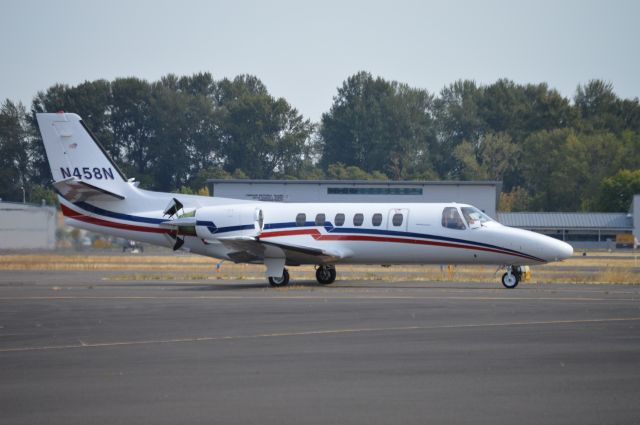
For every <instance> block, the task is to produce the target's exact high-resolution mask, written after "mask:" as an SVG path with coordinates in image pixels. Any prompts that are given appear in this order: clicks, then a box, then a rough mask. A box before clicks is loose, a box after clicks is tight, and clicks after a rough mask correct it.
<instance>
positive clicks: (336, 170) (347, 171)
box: [327, 162, 389, 180]
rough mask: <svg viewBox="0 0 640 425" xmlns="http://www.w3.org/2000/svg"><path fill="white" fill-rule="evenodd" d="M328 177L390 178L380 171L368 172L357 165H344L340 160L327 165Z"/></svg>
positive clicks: (335, 178)
mask: <svg viewBox="0 0 640 425" xmlns="http://www.w3.org/2000/svg"><path fill="white" fill-rule="evenodd" d="M327 178H328V179H330V180H388V179H389V178H388V177H387V176H386V175H385V174H383V173H381V172H380V171H373V172H371V173H367V172H366V171H364V170H363V169H362V168H360V167H356V166H355V165H344V164H342V163H340V162H338V163H335V164H330V165H329V166H328V167H327Z"/></svg>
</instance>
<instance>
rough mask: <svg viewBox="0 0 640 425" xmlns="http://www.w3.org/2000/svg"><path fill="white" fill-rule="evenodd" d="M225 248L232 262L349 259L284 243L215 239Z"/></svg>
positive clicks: (289, 262)
mask: <svg viewBox="0 0 640 425" xmlns="http://www.w3.org/2000/svg"><path fill="white" fill-rule="evenodd" d="M216 240H217V241H219V242H221V243H222V244H223V245H225V246H226V247H227V248H229V249H232V250H235V252H232V253H231V254H229V257H231V258H232V259H233V260H234V261H259V260H263V259H264V258H265V257H268V258H274V257H276V258H277V257H284V258H286V263H287V264H289V265H297V264H317V263H318V262H320V263H335V262H337V261H340V260H342V259H344V258H347V257H349V254H348V253H342V252H337V251H329V250H325V249H319V248H312V247H307V246H300V245H295V244H289V243H286V242H281V241H279V242H271V241H263V240H260V239H259V238H252V237H247V236H231V237H221V238H216Z"/></svg>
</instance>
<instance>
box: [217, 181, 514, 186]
mask: <svg viewBox="0 0 640 425" xmlns="http://www.w3.org/2000/svg"><path fill="white" fill-rule="evenodd" d="M207 183H214V184H215V183H232V184H236V183H237V184H247V183H248V184H285V185H286V184H318V185H322V184H336V185H337V184H341V185H347V184H368V185H386V186H424V185H431V186H500V185H502V182H501V181H495V180H470V181H458V180H267V179H257V180H252V179H228V180H225V179H207Z"/></svg>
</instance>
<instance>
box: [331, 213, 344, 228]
mask: <svg viewBox="0 0 640 425" xmlns="http://www.w3.org/2000/svg"><path fill="white" fill-rule="evenodd" d="M333 221H334V224H335V225H336V226H342V225H343V224H344V214H342V213H338V214H336V218H335V220H333Z"/></svg>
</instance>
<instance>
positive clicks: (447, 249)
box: [60, 183, 573, 265]
mask: <svg viewBox="0 0 640 425" xmlns="http://www.w3.org/2000/svg"><path fill="white" fill-rule="evenodd" d="M125 192H126V193H124V195H125V196H126V199H125V200H122V201H94V202H90V201H86V202H76V203H71V202H69V201H67V200H66V199H64V198H62V197H60V202H61V205H62V207H63V212H64V214H65V218H66V221H67V223H68V224H70V225H72V226H75V227H79V228H83V229H86V230H90V231H94V232H100V233H105V234H109V235H113V236H117V237H122V238H127V239H132V240H137V241H141V242H147V243H150V244H155V245H162V246H167V247H171V246H173V243H174V240H175V239H172V238H171V237H170V236H171V235H174V236H175V234H176V233H178V235H179V236H180V237H182V238H184V245H183V246H182V249H186V250H189V251H191V252H194V253H197V254H201V255H206V256H211V257H215V258H220V259H232V260H234V261H239V260H238V257H234V256H233V255H231V254H233V252H234V251H237V249H235V248H234V247H233V246H231V247H230V245H229V243H226V242H225V241H227V240H229V239H232V238H235V239H238V238H242V237H244V236H246V237H247V238H253V239H255V240H258V241H261V242H265V243H273V244H276V245H277V244H283V245H287V246H293V247H296V248H301V249H304V248H310V249H320V250H325V251H327V252H330V253H334V256H333V257H331V258H332V260H326V258H325V259H314V258H309V259H306V260H305V259H302V260H300V259H297V260H296V261H293V262H292V261H290V260H288V262H287V264H294V265H295V264H296V263H297V264H327V263H352V264H355V263H359V264H385V265H386V264H407V263H414V264H496V265H528V264H541V263H545V262H549V261H558V260H562V259H564V258H567V257H569V256H570V255H571V254H572V252H573V250H572V248H571V246H570V245H568V244H566V243H564V242H561V241H558V240H556V239H553V238H550V237H547V236H543V235H540V234H537V233H534V232H529V231H526V230H521V229H515V228H510V227H506V226H503V225H501V224H500V223H497V222H495V221H486V222H484V223H482V224H478V223H475V224H474V223H469V222H468V220H463V221H464V223H463V224H464V225H463V226H460V227H458V228H451V227H448V226H445V217H444V216H443V211H444V210H445V209H448V210H447V211H449V212H451V209H456V210H457V211H458V212H460V209H461V208H466V207H470V206H467V205H463V204H455V203H447V204H445V203H429V204H426V203H425V204H418V203H407V204H399V203H388V204H387V203H375V204H374V203H271V202H255V201H241V200H234V199H223V198H215V197H206V196H193V195H180V194H169V193H159V192H149V191H145V190H141V189H139V188H137V187H135V185H134V184H131V183H130V184H128V185H127V189H126V191H125ZM173 197H176V198H178V199H179V200H180V202H181V203H182V204H183V205H184V208H183V211H182V213H185V212H186V213H192V215H194V216H195V219H196V220H197V221H196V225H195V228H192V229H188V230H189V231H186V232H185V231H184V230H185V229H181V230H180V231H176V227H175V226H174V227H171V226H167V225H166V222H167V220H169V219H170V218H169V217H166V216H163V210H164V209H165V207H166V206H167V203H168V202H170V201H171V199H172V198H173ZM257 211H261V212H262V214H261V215H262V218H263V219H262V220H260V221H258V219H257ZM302 214H304V217H303V216H302ZM398 215H400V216H401V219H399V218H398ZM460 215H461V216H462V214H460ZM394 216H395V220H394ZM342 217H343V218H344V222H343V223H341V221H342V220H341V218H342ZM246 261H248V262H260V261H255V260H250V259H248V260H246Z"/></svg>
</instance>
